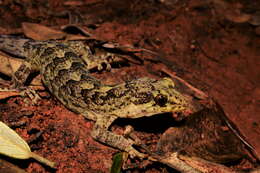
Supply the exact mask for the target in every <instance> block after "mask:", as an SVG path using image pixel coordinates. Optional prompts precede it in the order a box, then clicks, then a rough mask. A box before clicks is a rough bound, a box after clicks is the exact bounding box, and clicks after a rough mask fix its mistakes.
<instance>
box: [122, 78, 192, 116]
mask: <svg viewBox="0 0 260 173" xmlns="http://www.w3.org/2000/svg"><path fill="white" fill-rule="evenodd" d="M127 87H130V88H131V91H132V92H131V93H132V94H131V97H130V98H129V99H130V100H131V103H132V104H130V105H128V106H127V107H125V110H127V109H128V110H129V111H128V112H129V114H127V115H124V116H126V117H132V118H138V117H143V116H152V115H154V114H160V113H165V112H173V113H182V112H186V111H189V110H190V109H191V105H190V104H189V101H188V99H187V97H186V96H184V95H183V94H181V93H180V92H178V91H177V90H176V87H175V85H174V82H173V81H172V80H171V79H170V78H163V79H161V80H154V79H149V78H142V79H138V80H136V81H134V82H132V83H128V85H127Z"/></svg>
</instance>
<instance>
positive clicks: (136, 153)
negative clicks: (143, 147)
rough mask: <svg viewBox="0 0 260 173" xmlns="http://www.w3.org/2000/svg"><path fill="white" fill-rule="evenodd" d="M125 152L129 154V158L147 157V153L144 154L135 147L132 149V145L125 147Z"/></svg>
mask: <svg viewBox="0 0 260 173" xmlns="http://www.w3.org/2000/svg"><path fill="white" fill-rule="evenodd" d="M126 152H127V153H128V154H129V156H130V157H131V158H136V157H138V158H140V159H144V158H146V157H148V155H146V154H144V153H140V152H139V151H137V150H136V149H134V148H133V147H132V146H130V147H128V148H126Z"/></svg>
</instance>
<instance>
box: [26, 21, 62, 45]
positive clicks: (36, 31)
mask: <svg viewBox="0 0 260 173" xmlns="http://www.w3.org/2000/svg"><path fill="white" fill-rule="evenodd" d="M22 28H23V31H24V34H25V35H26V36H27V37H29V38H32V39H34V40H39V41H45V40H51V39H62V38H64V37H65V36H66V33H64V32H61V31H57V30H55V29H52V28H50V27H47V26H44V25H40V24H35V23H27V22H24V23H22Z"/></svg>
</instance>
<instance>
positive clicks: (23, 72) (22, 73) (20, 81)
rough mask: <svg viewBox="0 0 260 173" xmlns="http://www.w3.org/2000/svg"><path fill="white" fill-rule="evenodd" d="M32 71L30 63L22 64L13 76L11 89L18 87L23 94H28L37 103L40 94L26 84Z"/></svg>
mask: <svg viewBox="0 0 260 173" xmlns="http://www.w3.org/2000/svg"><path fill="white" fill-rule="evenodd" d="M32 71H33V70H32V69H31V66H30V64H27V63H24V64H22V65H21V66H20V67H19V68H18V70H17V71H16V72H15V73H14V74H13V76H12V86H11V89H18V90H19V91H21V93H22V95H27V96H28V97H29V98H30V99H31V100H32V103H33V104H35V103H37V101H38V100H39V99H40V96H39V95H38V94H37V93H36V92H35V91H34V90H32V89H31V88H29V87H26V86H24V84H25V82H26V80H27V79H28V77H29V75H30V74H31V72H32Z"/></svg>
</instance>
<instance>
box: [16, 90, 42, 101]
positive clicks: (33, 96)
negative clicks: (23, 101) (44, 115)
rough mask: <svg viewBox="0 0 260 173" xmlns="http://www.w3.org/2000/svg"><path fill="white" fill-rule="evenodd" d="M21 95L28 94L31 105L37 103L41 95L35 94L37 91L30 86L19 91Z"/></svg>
mask: <svg viewBox="0 0 260 173" xmlns="http://www.w3.org/2000/svg"><path fill="white" fill-rule="evenodd" d="M21 95H23V96H28V97H29V99H30V102H31V103H32V104H33V105H37V103H38V102H39V100H40V99H41V97H40V96H39V94H37V92H36V91H35V90H33V89H31V88H26V89H24V90H23V91H22V92H21Z"/></svg>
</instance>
